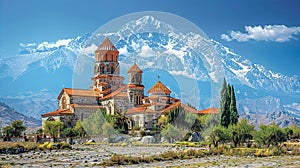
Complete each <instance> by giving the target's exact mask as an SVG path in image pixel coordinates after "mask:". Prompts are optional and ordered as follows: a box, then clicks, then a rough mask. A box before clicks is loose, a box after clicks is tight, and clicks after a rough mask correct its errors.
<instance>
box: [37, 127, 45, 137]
mask: <svg viewBox="0 0 300 168" xmlns="http://www.w3.org/2000/svg"><path fill="white" fill-rule="evenodd" d="M43 132H44V130H43V129H42V128H40V129H38V130H36V134H37V135H39V136H42V135H43Z"/></svg>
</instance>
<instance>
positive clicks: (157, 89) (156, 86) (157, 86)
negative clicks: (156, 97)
mask: <svg viewBox="0 0 300 168" xmlns="http://www.w3.org/2000/svg"><path fill="white" fill-rule="evenodd" d="M154 92H164V93H167V94H171V91H170V89H168V88H167V87H166V86H165V85H164V84H163V83H161V82H160V81H157V82H156V83H155V84H154V85H153V86H152V88H151V89H149V90H148V93H154Z"/></svg>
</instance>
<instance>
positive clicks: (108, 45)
mask: <svg viewBox="0 0 300 168" xmlns="http://www.w3.org/2000/svg"><path fill="white" fill-rule="evenodd" d="M108 50H110V51H118V50H117V48H116V47H115V46H114V45H113V44H112V42H111V41H110V40H109V39H108V38H107V37H106V38H105V39H104V41H103V42H102V43H101V45H100V46H99V47H98V48H97V50H96V51H108Z"/></svg>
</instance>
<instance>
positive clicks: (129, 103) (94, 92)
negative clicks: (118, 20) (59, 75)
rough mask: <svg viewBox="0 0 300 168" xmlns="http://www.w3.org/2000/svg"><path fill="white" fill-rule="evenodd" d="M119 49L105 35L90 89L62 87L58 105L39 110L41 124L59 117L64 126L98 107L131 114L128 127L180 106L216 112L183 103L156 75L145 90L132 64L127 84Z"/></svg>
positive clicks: (142, 124) (139, 72) (148, 126)
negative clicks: (122, 74)
mask: <svg viewBox="0 0 300 168" xmlns="http://www.w3.org/2000/svg"><path fill="white" fill-rule="evenodd" d="M118 57H119V51H118V50H117V48H116V47H115V46H114V45H113V44H112V43H111V42H110V40H109V39H108V38H105V39H104V41H103V42H102V44H101V45H100V46H99V47H98V48H97V50H96V51H95V58H96V61H95V65H94V76H92V78H91V80H92V85H91V86H90V89H89V90H84V89H72V88H63V89H62V90H61V92H60V93H59V95H58V109H57V110H56V111H53V112H49V113H46V114H42V124H43V125H44V123H45V121H47V120H51V121H54V120H59V121H62V122H63V123H64V124H65V127H73V126H74V125H75V123H76V121H77V120H80V121H82V120H84V119H85V118H87V117H88V116H89V115H90V114H92V113H94V112H95V111H97V110H98V109H101V108H102V109H105V110H106V113H107V114H111V115H113V114H115V113H116V112H117V111H118V112H120V113H122V114H125V115H126V116H127V117H129V118H130V123H129V129H130V128H132V127H133V126H138V127H140V128H143V129H151V128H152V127H153V125H154V124H155V123H156V122H157V120H158V118H159V117H160V116H161V115H166V114H167V113H168V112H170V110H171V109H173V108H177V107H182V108H183V109H185V110H186V111H189V112H193V113H196V114H207V113H217V112H218V109H215V108H209V109H206V110H201V111H198V110H196V109H194V108H191V107H189V106H187V105H185V104H183V103H182V102H181V101H180V99H178V98H174V97H171V96H170V94H171V90H170V89H169V88H167V87H166V86H165V85H164V84H163V83H162V82H161V81H160V80H159V79H158V81H157V82H156V83H155V84H154V85H153V86H152V87H151V88H150V89H149V90H148V91H147V92H148V96H145V91H144V89H145V87H144V85H143V80H142V79H143V71H142V70H141V69H140V68H139V67H138V65H137V64H135V63H134V64H133V65H132V66H131V67H130V68H129V70H128V71H127V74H128V84H125V83H124V77H122V76H120V66H119V61H118Z"/></svg>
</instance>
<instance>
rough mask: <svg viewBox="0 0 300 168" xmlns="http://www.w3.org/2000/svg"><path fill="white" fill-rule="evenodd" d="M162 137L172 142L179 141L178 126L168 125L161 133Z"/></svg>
mask: <svg viewBox="0 0 300 168" xmlns="http://www.w3.org/2000/svg"><path fill="white" fill-rule="evenodd" d="M161 135H162V136H163V137H164V138H166V139H167V140H169V141H170V142H172V141H173V140H176V139H178V137H179V130H178V128H177V127H176V126H174V125H172V124H170V123H168V124H167V125H166V127H165V128H164V129H163V130H162V131H161Z"/></svg>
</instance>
